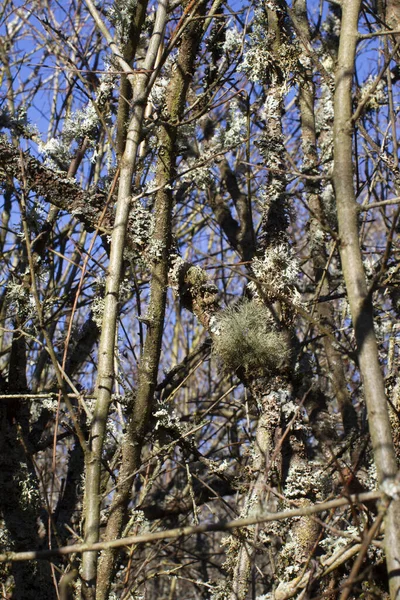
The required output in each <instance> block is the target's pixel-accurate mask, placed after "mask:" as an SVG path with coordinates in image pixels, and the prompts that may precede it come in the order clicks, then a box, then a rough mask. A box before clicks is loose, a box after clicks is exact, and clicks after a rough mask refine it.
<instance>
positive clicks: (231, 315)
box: [213, 300, 290, 375]
mask: <svg viewBox="0 0 400 600" xmlns="http://www.w3.org/2000/svg"><path fill="white" fill-rule="evenodd" d="M213 329H214V337H213V343H214V344H213V348H214V353H215V354H216V355H217V356H219V357H220V358H221V359H222V360H223V361H224V364H225V366H226V368H229V369H235V370H236V369H239V368H242V369H244V370H245V372H246V374H247V375H260V374H264V375H273V374H277V373H279V372H281V371H282V367H283V366H284V365H285V364H287V362H288V359H289V356H290V343H289V339H288V336H287V334H286V333H284V332H282V331H278V330H277V329H276V325H275V323H274V321H273V319H272V317H271V313H270V311H269V310H268V308H267V307H265V306H264V305H262V304H260V303H258V302H255V301H250V300H242V301H241V302H238V303H236V304H234V305H232V306H229V307H228V308H226V309H225V310H223V311H221V313H219V314H218V316H217V317H216V322H215V323H214V324H213Z"/></svg>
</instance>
